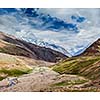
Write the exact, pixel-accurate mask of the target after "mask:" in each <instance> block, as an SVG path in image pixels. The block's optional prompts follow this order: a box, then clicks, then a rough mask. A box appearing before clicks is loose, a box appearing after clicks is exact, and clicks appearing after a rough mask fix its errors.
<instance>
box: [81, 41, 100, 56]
mask: <svg viewBox="0 0 100 100" xmlns="http://www.w3.org/2000/svg"><path fill="white" fill-rule="evenodd" d="M81 55H82V56H92V55H95V56H100V39H98V40H97V41H95V42H94V43H93V44H92V45H90V46H89V47H88V48H87V49H86V50H85V51H84V52H83V53H82V54H81ZM79 56H80V55H79Z"/></svg>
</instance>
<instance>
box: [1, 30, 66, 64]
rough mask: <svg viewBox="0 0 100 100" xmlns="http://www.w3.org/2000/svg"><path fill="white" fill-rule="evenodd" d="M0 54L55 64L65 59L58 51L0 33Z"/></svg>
mask: <svg viewBox="0 0 100 100" xmlns="http://www.w3.org/2000/svg"><path fill="white" fill-rule="evenodd" d="M0 52H2V53H7V54H11V55H18V56H25V57H29V58H33V59H36V60H44V61H48V62H57V61H59V60H61V59H65V58H67V56H65V55H64V54H62V53H60V52H58V51H54V50H52V49H49V48H45V47H40V46H37V45H35V44H32V43H28V42H26V41H23V40H19V39H17V38H15V37H13V36H10V35H6V34H4V33H2V32H0Z"/></svg>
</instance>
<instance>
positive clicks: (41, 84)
mask: <svg viewBox="0 0 100 100" xmlns="http://www.w3.org/2000/svg"><path fill="white" fill-rule="evenodd" d="M3 81H6V80H3ZM3 81H1V82H0V83H1V84H2V83H3ZM2 85H3V84H2ZM0 91H1V92H70V91H100V89H99V88H97V87H95V86H92V84H91V81H90V80H88V79H86V78H84V77H81V76H77V75H67V74H62V75H60V74H58V73H57V72H55V71H52V70H51V69H50V68H47V67H34V68H33V72H32V73H30V74H26V75H22V76H20V77H18V83H17V84H16V85H13V86H9V87H3V88H1V89H0Z"/></svg>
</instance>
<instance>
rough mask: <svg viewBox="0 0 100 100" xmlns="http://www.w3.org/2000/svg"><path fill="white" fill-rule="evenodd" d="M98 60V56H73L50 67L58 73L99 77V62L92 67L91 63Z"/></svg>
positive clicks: (99, 59) (91, 77)
mask: <svg viewBox="0 0 100 100" xmlns="http://www.w3.org/2000/svg"><path fill="white" fill-rule="evenodd" d="M98 61H100V57H99V56H96V57H95V56H89V57H73V58H69V59H66V60H64V61H63V62H60V63H58V64H56V65H54V66H51V68H52V69H53V70H54V71H56V72H58V73H60V74H75V75H81V76H85V77H86V78H89V79H99V77H100V66H99V65H100V64H99V65H95V66H94V67H93V64H95V63H96V62H98Z"/></svg>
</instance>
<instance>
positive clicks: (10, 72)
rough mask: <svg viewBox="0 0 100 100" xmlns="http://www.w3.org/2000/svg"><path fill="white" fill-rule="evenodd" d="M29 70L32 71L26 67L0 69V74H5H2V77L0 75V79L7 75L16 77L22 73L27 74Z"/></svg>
mask: <svg viewBox="0 0 100 100" xmlns="http://www.w3.org/2000/svg"><path fill="white" fill-rule="evenodd" d="M31 72H32V69H27V70H18V69H11V70H7V69H0V73H1V74H6V76H4V77H1V76H0V81H2V80H3V79H5V78H6V77H8V76H12V77H18V76H21V75H23V74H29V73H31Z"/></svg>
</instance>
